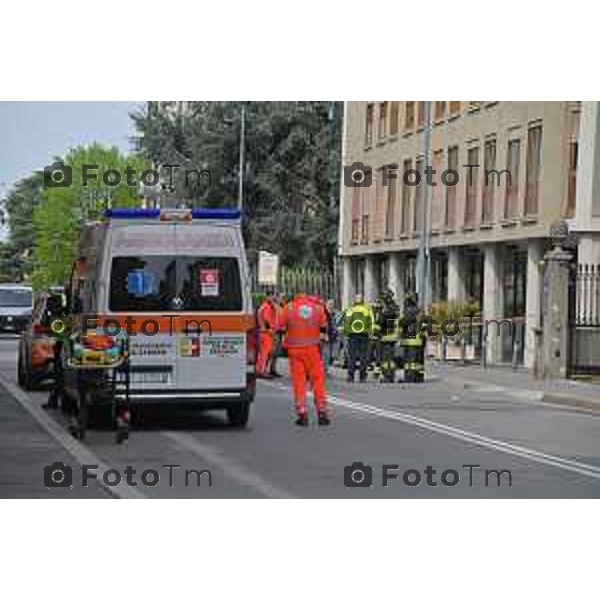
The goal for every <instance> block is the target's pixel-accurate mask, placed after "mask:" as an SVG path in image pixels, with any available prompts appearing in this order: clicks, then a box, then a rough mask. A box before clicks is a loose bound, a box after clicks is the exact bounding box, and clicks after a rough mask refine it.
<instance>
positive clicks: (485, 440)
mask: <svg viewBox="0 0 600 600" xmlns="http://www.w3.org/2000/svg"><path fill="white" fill-rule="evenodd" d="M265 383H266V384H267V385H270V386H272V387H279V388H281V389H285V390H287V391H289V388H288V387H287V386H285V385H284V384H281V383H273V382H265ZM328 401H329V402H330V403H331V404H333V405H335V406H340V407H342V408H346V409H348V410H352V411H356V412H360V413H363V414H368V415H373V416H376V417H383V418H385V419H391V420H393V421H401V422H402V423H406V424H408V425H414V426H415V427H420V428H422V429H427V430H429V431H434V432H436V433H440V434H442V435H446V436H448V437H452V438H455V439H458V440H461V441H464V442H469V443H472V444H475V445H477V446H483V447H485V448H490V449H492V450H498V451H499V452H504V453H505V454H511V455H514V456H518V457H520V458H526V459H528V460H531V461H533V462H537V463H542V464H545V465H551V466H553V467H557V468H560V469H564V470H565V471H571V472H573V473H577V474H579V475H585V476H586V477H591V478H592V479H600V467H596V466H594V465H589V464H586V463H582V462H579V461H575V460H569V459H566V458H562V457H560V456H556V455H553V454H546V453H544V452H539V451H538V450H532V449H531V448H526V447H524V446H518V445H516V444H510V443H508V442H502V441H500V440H495V439H492V438H489V437H485V436H483V435H479V434H477V433H472V432H470V431H465V430H464V429H459V428H457V427H452V426H450V425H444V424H443V423H437V422H436V421H430V420H429V419H423V418H421V417H415V416H414V415H410V414H408V413H404V412H400V411H395V410H389V409H386V408H379V407H377V406H373V405H371V404H364V403H362V402H354V401H352V400H346V399H344V398H340V397H338V396H333V395H328Z"/></svg>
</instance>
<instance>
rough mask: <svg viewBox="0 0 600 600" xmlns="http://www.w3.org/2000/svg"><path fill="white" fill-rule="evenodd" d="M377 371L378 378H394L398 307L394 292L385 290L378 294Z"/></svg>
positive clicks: (388, 381)
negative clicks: (379, 306) (379, 309)
mask: <svg viewBox="0 0 600 600" xmlns="http://www.w3.org/2000/svg"><path fill="white" fill-rule="evenodd" d="M380 304H381V312H380V314H379V352H378V361H379V365H378V371H379V374H380V375H379V376H380V379H381V380H382V381H384V382H386V383H393V382H394V381H395V379H396V344H397V341H398V331H399V322H398V319H399V317H400V307H399V306H398V304H397V303H396V301H395V300H394V292H392V290H385V291H383V292H382V293H381V296H380Z"/></svg>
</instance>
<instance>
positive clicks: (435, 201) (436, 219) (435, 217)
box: [422, 150, 444, 231]
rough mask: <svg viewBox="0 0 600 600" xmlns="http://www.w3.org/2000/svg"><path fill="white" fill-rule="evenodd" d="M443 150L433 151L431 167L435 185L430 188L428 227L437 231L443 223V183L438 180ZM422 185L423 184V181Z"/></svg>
mask: <svg viewBox="0 0 600 600" xmlns="http://www.w3.org/2000/svg"><path fill="white" fill-rule="evenodd" d="M443 160H444V151H443V150H437V151H435V152H434V153H433V169H434V171H435V172H436V175H435V177H436V178H435V179H433V182H434V183H436V184H437V185H434V186H432V188H431V210H430V213H431V221H430V228H431V230H432V231H439V230H440V228H441V227H442V226H443V225H444V215H443V212H444V190H443V188H444V185H443V184H442V182H441V181H440V180H439V177H440V175H439V174H440V173H441V172H442V171H443V170H444V164H443ZM422 185H425V183H423V184H422Z"/></svg>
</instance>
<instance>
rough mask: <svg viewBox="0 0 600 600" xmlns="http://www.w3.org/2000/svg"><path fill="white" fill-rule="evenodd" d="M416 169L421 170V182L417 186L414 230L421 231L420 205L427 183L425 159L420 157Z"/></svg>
mask: <svg viewBox="0 0 600 600" xmlns="http://www.w3.org/2000/svg"><path fill="white" fill-rule="evenodd" d="M415 166H416V170H417V171H418V172H419V175H421V178H420V181H421V183H420V184H419V185H418V186H417V187H416V188H415V203H414V206H413V208H414V210H413V231H420V230H421V214H420V213H421V211H420V206H421V202H422V201H423V187H424V186H425V184H424V183H423V159H422V158H419V160H417V163H416V165H415Z"/></svg>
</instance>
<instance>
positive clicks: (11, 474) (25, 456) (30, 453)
mask: <svg viewBox="0 0 600 600" xmlns="http://www.w3.org/2000/svg"><path fill="white" fill-rule="evenodd" d="M56 461H59V462H63V463H64V464H65V465H73V466H74V462H75V461H74V460H73V457H72V456H71V455H70V454H69V453H68V452H67V451H66V450H65V449H64V448H63V447H62V446H61V445H60V444H59V443H58V441H57V440H55V439H54V438H53V437H52V436H51V435H50V434H49V433H48V432H47V431H46V430H45V429H44V428H43V427H42V426H41V425H40V424H39V423H37V422H36V420H35V419H34V418H33V417H32V415H31V414H29V413H28V412H27V411H26V410H25V409H24V408H23V406H21V405H20V404H19V402H17V400H16V399H15V398H14V397H13V395H12V394H11V393H10V392H9V391H8V390H7V389H6V388H5V387H4V386H3V385H1V384H0V498H107V497H109V495H108V494H107V493H106V492H104V490H103V489H102V488H101V487H100V486H98V485H95V484H94V485H90V486H89V487H85V488H84V487H82V486H81V482H80V481H77V480H75V479H76V478H75V477H73V479H74V480H73V484H74V487H73V488H70V487H66V488H53V489H48V488H46V486H45V485H44V467H46V466H47V465H50V464H52V463H53V462H56Z"/></svg>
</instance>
